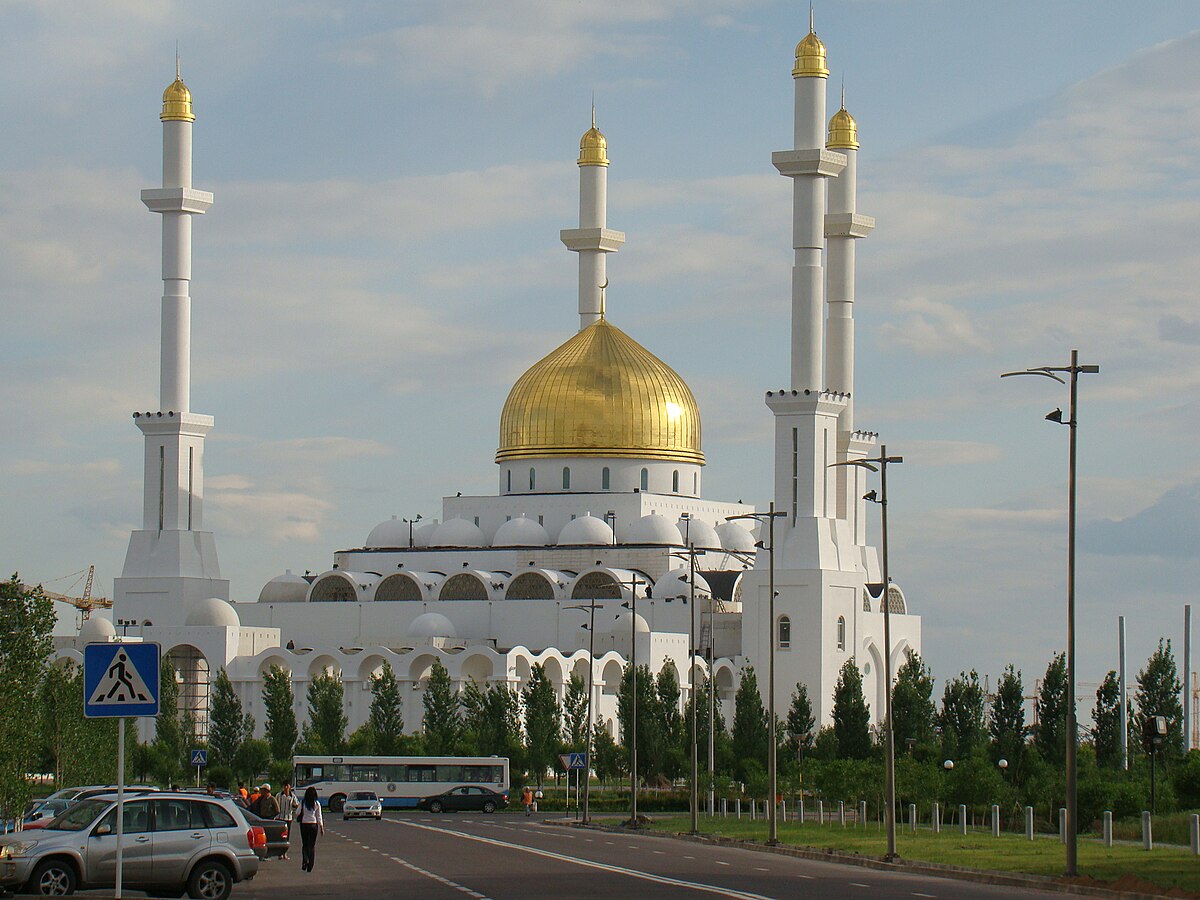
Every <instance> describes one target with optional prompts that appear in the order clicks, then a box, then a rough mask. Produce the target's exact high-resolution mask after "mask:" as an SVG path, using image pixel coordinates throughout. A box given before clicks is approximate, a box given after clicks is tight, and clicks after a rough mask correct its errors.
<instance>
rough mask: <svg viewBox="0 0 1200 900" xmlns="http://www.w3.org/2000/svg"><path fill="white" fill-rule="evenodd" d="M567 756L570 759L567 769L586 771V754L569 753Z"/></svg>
mask: <svg viewBox="0 0 1200 900" xmlns="http://www.w3.org/2000/svg"><path fill="white" fill-rule="evenodd" d="M569 756H570V757H571V758H570V760H569V761H568V763H567V768H568V769H586V768H587V767H588V764H587V754H586V753H571V754H569Z"/></svg>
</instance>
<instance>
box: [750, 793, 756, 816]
mask: <svg viewBox="0 0 1200 900" xmlns="http://www.w3.org/2000/svg"><path fill="white" fill-rule="evenodd" d="M757 818H758V801H756V800H755V799H754V798H753V797H751V798H750V821H751V822H753V821H754V820H755V819H757Z"/></svg>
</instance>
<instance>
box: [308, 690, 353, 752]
mask: <svg viewBox="0 0 1200 900" xmlns="http://www.w3.org/2000/svg"><path fill="white" fill-rule="evenodd" d="M348 724H349V719H348V718H347V717H346V709H345V689H344V688H343V686H342V679H341V678H340V677H339V676H338V675H337V673H335V672H332V671H330V670H329V669H323V670H322V671H321V674H320V675H317V676H316V677H315V678H313V680H312V681H310V682H309V684H308V721H307V722H305V723H304V743H305V745H307V746H308V747H310V748H313V749H316V750H317V752H319V753H341V752H342V751H343V750H345V748H346V726H347V725H348Z"/></svg>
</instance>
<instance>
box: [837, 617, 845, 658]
mask: <svg viewBox="0 0 1200 900" xmlns="http://www.w3.org/2000/svg"><path fill="white" fill-rule="evenodd" d="M837 642H838V643H837V648H838V649H839V650H845V649H846V617H845V616H838V624H837Z"/></svg>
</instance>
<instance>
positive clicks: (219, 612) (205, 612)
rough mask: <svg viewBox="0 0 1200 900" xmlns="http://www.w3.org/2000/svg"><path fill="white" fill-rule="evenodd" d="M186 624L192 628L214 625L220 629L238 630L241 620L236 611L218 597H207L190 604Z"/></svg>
mask: <svg viewBox="0 0 1200 900" xmlns="http://www.w3.org/2000/svg"><path fill="white" fill-rule="evenodd" d="M187 624H188V625H192V626H208V625H216V626H219V627H221V628H239V627H241V624H242V622H241V619H239V618H238V614H237V610H235V609H234V608H233V606H232V605H231V604H230V603H228V602H226V601H225V600H222V599H221V598H220V597H207V598H205V599H204V600H197V601H196V602H195V603H193V604H192V606H191V608H190V609H189V610H188V614H187Z"/></svg>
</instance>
